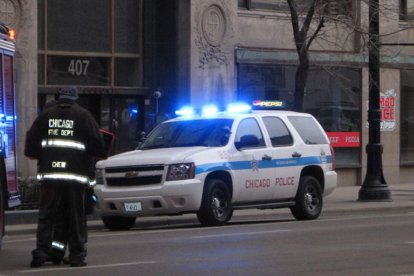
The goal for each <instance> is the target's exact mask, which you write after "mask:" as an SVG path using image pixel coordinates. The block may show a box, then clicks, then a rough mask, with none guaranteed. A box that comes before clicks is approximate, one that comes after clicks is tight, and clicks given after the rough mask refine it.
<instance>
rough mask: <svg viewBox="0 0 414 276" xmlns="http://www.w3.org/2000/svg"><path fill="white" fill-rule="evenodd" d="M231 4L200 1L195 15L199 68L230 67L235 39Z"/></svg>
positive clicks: (214, 0)
mask: <svg viewBox="0 0 414 276" xmlns="http://www.w3.org/2000/svg"><path fill="white" fill-rule="evenodd" d="M228 5H229V2H228V1H224V0H211V1H204V0H203V1H200V4H199V5H198V6H197V8H196V13H195V34H196V35H195V45H196V46H197V47H198V49H199V67H200V68H202V69H204V68H205V66H206V65H212V64H216V65H228V64H230V60H231V58H230V57H231V51H232V49H233V45H232V44H231V43H230V41H231V39H232V38H233V37H234V31H233V28H232V23H231V21H232V20H231V11H230V9H229V6H228Z"/></svg>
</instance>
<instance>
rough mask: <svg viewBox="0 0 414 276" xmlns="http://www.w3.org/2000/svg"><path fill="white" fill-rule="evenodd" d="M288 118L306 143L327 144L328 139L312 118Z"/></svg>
mask: <svg viewBox="0 0 414 276" xmlns="http://www.w3.org/2000/svg"><path fill="white" fill-rule="evenodd" d="M288 119H289V121H290V122H291V123H292V125H293V126H294V127H295V129H296V130H297V132H298V133H299V135H300V137H301V138H302V140H303V141H304V142H305V143H306V144H308V145H315V144H329V142H328V140H327V139H326V138H325V136H324V135H323V133H322V132H321V131H320V127H319V126H318V123H317V122H316V120H315V119H314V118H312V117H303V116H289V117H288Z"/></svg>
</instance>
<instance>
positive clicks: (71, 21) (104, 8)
mask: <svg viewBox="0 0 414 276" xmlns="http://www.w3.org/2000/svg"><path fill="white" fill-rule="evenodd" d="M47 10H48V14H47V28H48V33H47V39H48V42H47V43H48V45H47V46H48V49H49V50H57V51H79V52H80V51H82V52H110V51H111V20H108V19H109V18H111V2H110V1H109V0H82V1H68V0H53V1H47Z"/></svg>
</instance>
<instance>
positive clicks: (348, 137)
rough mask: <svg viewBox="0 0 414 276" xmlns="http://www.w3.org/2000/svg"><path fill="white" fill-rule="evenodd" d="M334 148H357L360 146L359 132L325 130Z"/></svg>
mask: <svg viewBox="0 0 414 276" xmlns="http://www.w3.org/2000/svg"><path fill="white" fill-rule="evenodd" d="M326 134H327V135H328V137H329V140H330V141H331V145H332V147H334V148H358V147H360V145H361V143H360V133H359V132H327V133H326Z"/></svg>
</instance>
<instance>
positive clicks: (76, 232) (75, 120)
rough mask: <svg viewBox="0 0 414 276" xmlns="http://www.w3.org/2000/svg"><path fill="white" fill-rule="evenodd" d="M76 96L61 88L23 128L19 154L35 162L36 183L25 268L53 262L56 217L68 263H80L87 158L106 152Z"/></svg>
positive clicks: (90, 160)
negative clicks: (35, 213)
mask: <svg viewBox="0 0 414 276" xmlns="http://www.w3.org/2000/svg"><path fill="white" fill-rule="evenodd" d="M77 99H78V91H77V89H76V88H75V87H66V88H64V89H61V90H60V91H59V96H58V100H57V102H56V103H55V104H53V105H51V106H49V107H48V108H46V109H45V110H44V111H43V112H42V113H41V114H40V115H39V116H38V117H37V118H36V120H35V121H34V123H33V125H32V126H31V128H30V129H29V131H28V132H27V136H26V145H25V155H26V156H27V157H29V158H32V159H37V160H38V175H37V179H38V180H39V181H40V183H41V186H40V187H41V188H40V205H39V218H38V226H37V234H36V238H37V242H36V249H35V250H33V251H32V261H31V263H30V266H31V267H40V266H42V265H43V264H44V263H45V262H46V261H49V260H51V259H52V260H53V256H51V254H50V253H51V245H52V239H53V237H52V231H53V226H54V224H55V223H56V222H58V221H60V222H62V221H63V222H64V224H65V225H66V226H67V229H68V231H67V235H68V237H67V241H68V246H69V261H70V265H71V266H74V267H77V266H85V265H86V262H85V242H86V231H87V229H86V219H85V190H86V188H87V187H88V185H89V182H90V178H89V175H90V169H91V164H94V163H93V158H105V157H106V151H105V148H104V141H103V138H102V135H101V133H100V132H99V127H98V124H97V122H96V121H95V120H94V119H93V117H92V115H91V114H90V113H89V112H88V111H87V110H86V109H84V108H82V107H81V106H79V105H78V104H77V103H76V102H75V101H76V100H77ZM63 249H64V248H63Z"/></svg>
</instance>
